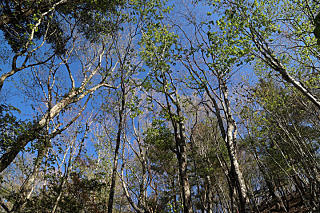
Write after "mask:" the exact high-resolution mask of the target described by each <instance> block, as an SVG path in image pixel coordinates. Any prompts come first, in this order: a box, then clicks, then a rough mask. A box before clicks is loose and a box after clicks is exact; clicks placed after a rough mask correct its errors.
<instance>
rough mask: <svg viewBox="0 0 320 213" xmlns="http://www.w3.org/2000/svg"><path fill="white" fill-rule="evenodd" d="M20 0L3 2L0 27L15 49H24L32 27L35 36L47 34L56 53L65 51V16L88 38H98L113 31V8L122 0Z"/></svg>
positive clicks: (0, 11)
mask: <svg viewBox="0 0 320 213" xmlns="http://www.w3.org/2000/svg"><path fill="white" fill-rule="evenodd" d="M60 2H62V1H58V0H55V1H46V0H40V1H38V0H32V1H30V0H23V1H12V0H10V1H3V2H2V3H1V7H0V17H1V19H2V20H4V21H2V22H1V23H0V30H2V31H3V32H4V36H5V38H6V40H7V42H8V44H9V45H10V46H11V48H12V50H13V51H14V52H18V51H20V50H21V49H23V48H25V44H26V43H27V42H28V41H29V39H30V34H31V32H32V30H33V29H34V28H36V30H35V34H34V39H35V40H38V39H41V38H43V37H46V38H45V39H46V41H47V42H48V43H49V44H52V47H53V49H54V50H55V51H56V53H57V54H63V53H64V52H65V50H66V49H65V46H66V44H67V41H68V39H69V38H70V37H69V36H70V35H69V32H66V31H65V30H64V29H63V23H64V21H65V20H64V19H66V20H67V21H68V22H74V23H75V25H76V27H77V28H78V31H79V32H81V33H83V34H84V36H85V37H86V38H88V39H90V40H91V41H96V40H97V39H99V35H100V34H108V33H110V32H114V31H116V26H117V25H116V24H115V22H114V20H113V17H114V16H111V14H115V13H116V11H117V10H116V8H117V7H119V6H121V5H123V3H124V1H122V0H116V1H111V0H99V1H95V0H66V1H63V2H62V3H61V4H60Z"/></svg>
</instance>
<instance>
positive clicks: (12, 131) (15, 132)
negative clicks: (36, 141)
mask: <svg viewBox="0 0 320 213" xmlns="http://www.w3.org/2000/svg"><path fill="white" fill-rule="evenodd" d="M16 112H19V110H18V109H17V108H14V107H12V106H7V105H3V104H2V105H0V132H1V134H0V154H3V153H5V152H6V151H7V150H10V149H11V148H14V146H15V145H16V144H15V141H16V139H17V137H18V136H20V135H21V134H23V133H25V132H26V131H27V128H28V124H27V123H26V122H23V121H21V120H20V119H18V118H17V117H16V116H15V115H14V113H16Z"/></svg>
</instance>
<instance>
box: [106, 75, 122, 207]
mask: <svg viewBox="0 0 320 213" xmlns="http://www.w3.org/2000/svg"><path fill="white" fill-rule="evenodd" d="M121 81H122V82H121V106H120V110H119V124H118V132H117V138H116V147H115V151H114V158H113V169H112V176H111V186H110V192H109V200H108V213H112V211H113V203H114V194H115V186H116V178H117V170H118V159H119V150H120V144H121V134H122V131H123V122H124V111H125V104H126V97H125V85H124V82H123V81H124V79H123V76H122V79H121Z"/></svg>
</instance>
